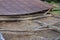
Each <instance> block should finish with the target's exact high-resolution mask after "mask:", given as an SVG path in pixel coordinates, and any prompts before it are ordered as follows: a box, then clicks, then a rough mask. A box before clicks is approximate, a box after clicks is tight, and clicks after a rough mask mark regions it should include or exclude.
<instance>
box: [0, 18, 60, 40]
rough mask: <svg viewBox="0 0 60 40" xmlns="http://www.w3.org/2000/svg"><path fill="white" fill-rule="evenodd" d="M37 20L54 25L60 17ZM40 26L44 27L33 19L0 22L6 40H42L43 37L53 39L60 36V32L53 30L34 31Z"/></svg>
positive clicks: (47, 39) (59, 20)
mask: <svg viewBox="0 0 60 40" xmlns="http://www.w3.org/2000/svg"><path fill="white" fill-rule="evenodd" d="M37 20H38V21H42V22H44V23H46V24H48V25H53V24H55V23H57V22H60V19H58V18H55V17H47V18H42V19H37ZM38 28H42V27H41V25H39V24H37V23H34V22H33V21H32V20H29V21H28V20H27V21H22V22H21V21H20V22H0V29H1V30H0V31H1V32H2V34H3V35H4V38H5V39H6V40H42V39H41V38H43V39H44V38H46V40H52V39H55V38H56V37H59V36H60V33H58V32H56V31H53V30H44V31H36V32H32V31H33V30H37V29H38ZM2 30H4V31H2ZM12 30H13V31H12ZM22 31H23V32H22ZM27 31H30V32H27Z"/></svg>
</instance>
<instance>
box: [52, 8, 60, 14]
mask: <svg viewBox="0 0 60 40" xmlns="http://www.w3.org/2000/svg"><path fill="white" fill-rule="evenodd" d="M52 13H53V14H60V7H56V8H54V9H53V11H52Z"/></svg>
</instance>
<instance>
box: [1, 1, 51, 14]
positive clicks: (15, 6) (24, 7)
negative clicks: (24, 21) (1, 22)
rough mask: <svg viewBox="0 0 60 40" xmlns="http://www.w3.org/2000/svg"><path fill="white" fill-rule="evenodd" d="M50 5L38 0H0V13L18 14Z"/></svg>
mask: <svg viewBox="0 0 60 40" xmlns="http://www.w3.org/2000/svg"><path fill="white" fill-rule="evenodd" d="M49 8H51V5H49V4H47V3H44V2H42V1H40V0H0V15H20V14H29V13H35V12H40V11H43V10H47V9H49Z"/></svg>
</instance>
